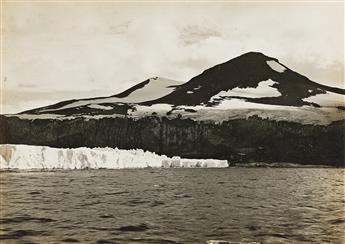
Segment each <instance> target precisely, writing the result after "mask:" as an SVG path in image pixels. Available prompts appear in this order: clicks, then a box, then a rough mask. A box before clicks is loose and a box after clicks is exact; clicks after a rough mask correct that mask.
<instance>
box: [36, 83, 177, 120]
mask: <svg viewBox="0 0 345 244" xmlns="http://www.w3.org/2000/svg"><path fill="white" fill-rule="evenodd" d="M181 84H182V82H181V81H175V80H171V79H166V78H161V77H154V78H151V79H148V80H146V81H143V82H141V83H139V84H137V85H135V86H133V87H131V88H129V89H127V90H126V91H124V92H122V93H119V94H117V95H114V96H110V97H100V98H88V99H81V100H71V101H65V102H62V103H58V104H55V105H52V106H48V107H45V108H42V109H35V110H33V111H32V112H35V113H54V112H56V111H58V110H66V109H76V111H77V110H78V109H79V108H81V107H88V108H90V109H93V110H99V111H103V110H112V109H113V107H112V106H111V104H118V103H120V104H121V103H141V102H147V101H151V100H155V99H158V98H161V97H164V96H166V95H168V94H169V93H171V92H173V91H174V89H175V87H176V86H178V85H181ZM102 104H103V105H102Z"/></svg>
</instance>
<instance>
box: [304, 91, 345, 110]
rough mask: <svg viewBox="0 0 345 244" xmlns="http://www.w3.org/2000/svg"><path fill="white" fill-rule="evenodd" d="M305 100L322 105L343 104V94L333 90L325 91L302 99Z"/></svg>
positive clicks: (344, 101)
mask: <svg viewBox="0 0 345 244" xmlns="http://www.w3.org/2000/svg"><path fill="white" fill-rule="evenodd" d="M302 100H303V101H305V102H311V103H316V104H318V105H320V106H322V107H338V106H345V96H344V95H341V94H337V93H334V92H326V93H323V94H317V95H314V96H310V97H307V98H304V99H302Z"/></svg>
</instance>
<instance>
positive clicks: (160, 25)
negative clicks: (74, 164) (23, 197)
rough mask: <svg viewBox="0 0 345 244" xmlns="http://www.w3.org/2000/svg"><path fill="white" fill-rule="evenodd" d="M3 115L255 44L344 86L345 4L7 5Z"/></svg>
mask: <svg viewBox="0 0 345 244" xmlns="http://www.w3.org/2000/svg"><path fill="white" fill-rule="evenodd" d="M2 26H3V31H2V33H3V41H4V42H3V57H2V58H3V73H2V77H1V78H2V81H3V85H4V91H3V92H2V93H3V94H4V95H5V99H4V100H3V103H4V105H5V106H3V108H4V110H3V111H2V113H14V112H20V111H23V110H26V109H31V108H34V107H38V106H45V105H48V104H51V103H55V102H58V101H61V100H66V99H73V98H82V97H93V96H105V95H113V94H116V93H118V92H120V91H122V90H124V89H126V88H128V87H130V86H132V85H135V84H136V83H138V82H141V81H144V80H145V79H147V78H149V77H153V76H162V77H166V78H171V79H175V80H181V81H188V80H189V79H190V78H192V77H193V76H195V75H198V74H199V73H201V72H202V71H203V70H204V69H207V68H209V67H211V66H214V65H216V64H218V63H221V62H225V61H227V60H229V59H231V58H234V57H236V56H238V55H241V54H243V53H245V52H248V51H259V52H263V53H264V54H266V55H268V56H273V57H276V58H278V59H279V60H280V62H282V63H283V64H285V65H286V66H288V67H290V68H291V69H294V70H296V71H297V72H299V73H301V74H303V75H305V76H307V77H309V78H310V79H312V80H314V81H317V82H320V83H324V84H328V85H332V86H338V87H341V86H343V81H344V3H341V2H338V3H335V2H333V3H329V2H328V3H327V2H324V3H316V2H314V3H296V2H295V3H268V2H267V3H262V2H261V3H249V2H248V3H234V2H232V3H211V2H210V3H114V2H113V3H109V2H108V3H99V2H98V3H76V2H75V3H66V2H65V3H23V2H21V3H20V2H17V3H14V2H12V3H11V2H4V3H3V15H2Z"/></svg>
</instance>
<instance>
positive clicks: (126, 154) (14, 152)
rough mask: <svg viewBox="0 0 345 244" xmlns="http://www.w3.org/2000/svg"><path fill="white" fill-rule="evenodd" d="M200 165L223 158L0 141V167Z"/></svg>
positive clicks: (213, 165)
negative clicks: (189, 157) (188, 156)
mask: <svg viewBox="0 0 345 244" xmlns="http://www.w3.org/2000/svg"><path fill="white" fill-rule="evenodd" d="M148 167H151V168H161V167H165V168H169V167H190V168H193V167H204V168H225V167H228V163H227V161H226V160H217V159H184V158H180V157H172V158H170V157H167V156H165V155H157V154H155V153H152V152H149V151H144V150H141V149H135V150H120V149H117V148H115V149H114V148H86V147H81V148H74V149H66V148H52V147H46V146H28V145H9V144H2V145H1V144H0V169H2V170H4V169H20V170H33V169H36V170H37V169H47V170H51V169H86V168H88V169H100V168H105V169H123V168H148Z"/></svg>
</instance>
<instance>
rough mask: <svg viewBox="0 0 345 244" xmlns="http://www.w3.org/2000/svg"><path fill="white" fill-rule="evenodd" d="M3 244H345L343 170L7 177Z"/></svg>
mask: <svg viewBox="0 0 345 244" xmlns="http://www.w3.org/2000/svg"><path fill="white" fill-rule="evenodd" d="M0 176H1V219H0V243H64V242H66V243H68V242H69V243H72V242H80V243H99V244H100V243H206V242H207V241H209V240H225V241H229V242H234V243H236V242H242V243H249V242H258V243H343V240H344V238H345V237H344V230H345V211H344V206H345V199H344V189H345V188H344V169H325V168H323V169H321V168H319V169H312V168H309V169H301V168H294V169H270V168H229V169H140V170H89V171H58V172H16V173H10V172H6V173H1V174H0Z"/></svg>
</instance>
